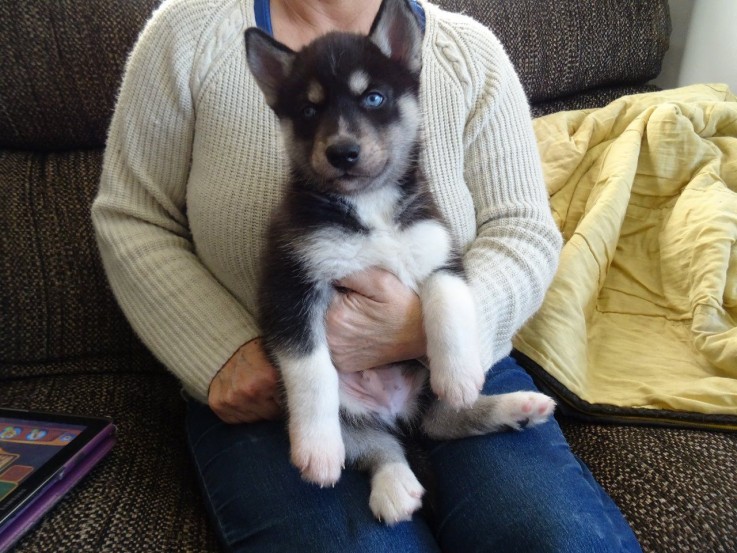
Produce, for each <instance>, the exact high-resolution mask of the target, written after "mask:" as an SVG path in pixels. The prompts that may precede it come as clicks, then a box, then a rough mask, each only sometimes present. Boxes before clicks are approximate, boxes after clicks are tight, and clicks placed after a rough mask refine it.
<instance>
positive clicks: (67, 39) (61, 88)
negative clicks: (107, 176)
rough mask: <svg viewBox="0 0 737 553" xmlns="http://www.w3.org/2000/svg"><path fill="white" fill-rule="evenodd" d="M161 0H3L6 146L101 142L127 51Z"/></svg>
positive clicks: (1, 107) (0, 31)
mask: <svg viewBox="0 0 737 553" xmlns="http://www.w3.org/2000/svg"><path fill="white" fill-rule="evenodd" d="M160 1H161V0H104V1H87V0H85V1H83V2H80V1H79V0H4V1H3V2H0V37H2V39H1V40H2V44H3V46H2V59H0V65H1V66H2V71H0V146H2V147H6V148H33V149H36V150H39V149H47V150H60V149H61V150H68V149H73V148H92V147H100V146H102V145H103V144H104V142H105V136H106V134H107V127H108V123H109V119H110V116H111V115H112V109H113V105H114V102H115V97H116V94H117V90H118V86H119V84H120V76H121V74H122V71H123V65H124V63H125V60H126V57H127V53H128V51H129V50H130V48H131V47H132V46H133V43H134V42H135V39H136V37H137V36H138V33H139V31H140V30H141V28H142V27H143V24H144V22H145V21H146V20H147V19H148V17H149V15H150V14H151V12H152V10H153V8H154V7H155V6H156V5H158V4H159V2H160Z"/></svg>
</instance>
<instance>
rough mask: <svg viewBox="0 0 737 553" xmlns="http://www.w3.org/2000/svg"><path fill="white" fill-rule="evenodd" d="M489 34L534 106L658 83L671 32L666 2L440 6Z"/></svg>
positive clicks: (540, 0) (487, 1)
mask: <svg viewBox="0 0 737 553" xmlns="http://www.w3.org/2000/svg"><path fill="white" fill-rule="evenodd" d="M439 4H440V5H442V6H443V7H446V8H447V9H451V10H454V11H460V12H464V13H467V14H468V15H470V16H472V17H474V18H475V19H477V20H479V21H481V22H482V23H484V24H486V25H487V26H488V27H490V28H491V29H492V30H493V31H494V32H495V34H496V35H497V37H499V40H501V42H502V44H504V46H505V48H506V49H507V52H508V53H509V56H510V58H511V59H512V62H513V63H514V65H515V67H516V69H517V72H518V73H519V74H520V79H521V80H522V84H523V86H524V87H525V90H526V92H527V95H528V97H529V99H530V101H531V102H533V103H535V102H541V101H544V100H550V99H553V98H558V97H561V96H568V95H570V94H574V93H576V92H580V91H583V90H588V89H592V88H597V87H600V86H611V85H616V84H628V83H637V82H639V83H643V82H645V81H647V80H650V79H653V78H655V77H656V76H657V75H658V73H659V72H660V65H661V61H662V58H663V55H664V54H665V51H666V50H667V49H668V42H669V37H670V31H671V24H670V16H669V11H668V1H667V0H657V1H653V2H650V1H648V2H642V1H641V0H606V1H596V2H588V1H587V2H580V1H578V0H514V1H510V0H483V1H479V0H441V1H440V2H439Z"/></svg>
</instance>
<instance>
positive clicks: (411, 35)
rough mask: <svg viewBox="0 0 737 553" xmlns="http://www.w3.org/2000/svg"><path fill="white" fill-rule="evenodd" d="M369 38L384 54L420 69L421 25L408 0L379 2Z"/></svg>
mask: <svg viewBox="0 0 737 553" xmlns="http://www.w3.org/2000/svg"><path fill="white" fill-rule="evenodd" d="M369 39H370V40H371V42H373V43H374V44H376V46H378V47H379V49H380V50H381V51H382V52H383V53H384V55H385V56H387V57H388V58H391V59H393V60H395V61H398V62H400V63H402V64H404V65H405V66H406V67H407V68H408V69H409V70H410V71H411V72H413V73H415V74H419V72H420V69H422V28H421V27H420V23H419V21H418V20H417V16H416V15H415V13H414V11H413V10H412V8H411V7H410V5H409V2H408V1H407V0H384V1H383V2H382V3H381V7H380V8H379V13H378V15H377V16H376V19H375V20H374V23H373V25H372V26H371V32H370V33H369Z"/></svg>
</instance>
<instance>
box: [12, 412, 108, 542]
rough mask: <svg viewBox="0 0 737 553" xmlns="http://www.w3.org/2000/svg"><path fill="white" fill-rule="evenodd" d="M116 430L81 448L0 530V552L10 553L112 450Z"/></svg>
mask: <svg viewBox="0 0 737 553" xmlns="http://www.w3.org/2000/svg"><path fill="white" fill-rule="evenodd" d="M114 444H115V427H114V426H113V425H112V424H110V426H109V427H108V428H107V429H106V430H105V431H104V432H100V433H99V434H98V435H97V436H96V437H95V439H94V440H91V441H90V443H88V444H87V445H86V446H85V447H83V448H82V449H80V450H79V451H78V452H77V454H76V455H75V456H74V457H72V458H71V459H70V460H69V461H67V463H66V464H65V465H64V466H63V467H62V469H61V470H60V471H58V472H57V473H56V475H55V476H54V479H53V480H52V481H51V482H50V483H49V484H47V485H46V487H44V488H42V489H41V490H39V491H38V492H36V497H35V498H33V499H32V500H31V501H30V502H29V503H28V505H26V506H25V507H24V508H23V510H22V511H20V512H19V513H18V514H17V515H15V516H14V517H13V518H12V519H11V520H9V521H8V522H6V523H5V524H4V525H3V527H2V528H0V553H4V552H5V551H8V550H9V549H10V548H11V547H12V546H13V544H15V543H16V542H17V541H18V540H19V539H20V538H21V537H22V536H23V535H24V534H25V533H26V532H27V531H28V530H30V528H31V527H32V526H33V525H34V524H36V523H37V522H38V521H39V519H40V518H41V517H42V516H43V515H44V514H46V512H47V511H48V510H49V509H51V508H52V507H53V506H54V505H56V504H57V503H58V502H59V500H60V499H61V498H62V497H64V495H65V494H66V493H67V492H68V491H69V490H71V489H72V488H73V487H74V486H75V485H76V484H77V482H79V481H80V480H81V479H82V478H84V476H85V475H86V474H87V473H89V472H90V471H91V470H92V468H93V467H94V466H95V465H96V464H97V463H99V462H100V461H101V460H102V459H103V458H104V457H105V456H106V455H107V454H108V453H110V450H111V449H112V448H113V445H114Z"/></svg>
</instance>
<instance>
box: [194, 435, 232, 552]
mask: <svg viewBox="0 0 737 553" xmlns="http://www.w3.org/2000/svg"><path fill="white" fill-rule="evenodd" d="M212 428H213V427H212V426H211V427H210V428H208V430H207V431H209V430H210V429H212ZM187 437H188V439H187V444H188V446H189V454H190V457H191V458H192V461H193V463H194V466H195V470H197V475H198V478H197V482H198V484H199V487H200V493H201V494H202V495H203V496H204V499H205V501H206V502H207V506H208V511H209V512H210V513H211V515H212V516H211V518H213V519H215V525H216V527H217V533H218V535H219V536H220V542H221V544H222V545H223V546H224V547H225V548H226V549H227V550H228V551H231V550H232V549H231V547H230V544H229V543H228V539H227V535H226V532H225V528H224V527H223V525H222V523H221V522H220V517H219V514H218V513H216V512H215V504H214V503H213V501H212V497H211V496H210V491H209V489H208V487H207V486H206V485H205V478H204V475H203V474H202V469H201V467H200V462H199V460H198V458H197V455H196V454H195V451H194V446H193V444H192V434H191V432H190V430H189V428H187ZM201 438H202V436H200V438H199V439H198V440H197V443H199V441H200V439H201Z"/></svg>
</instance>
